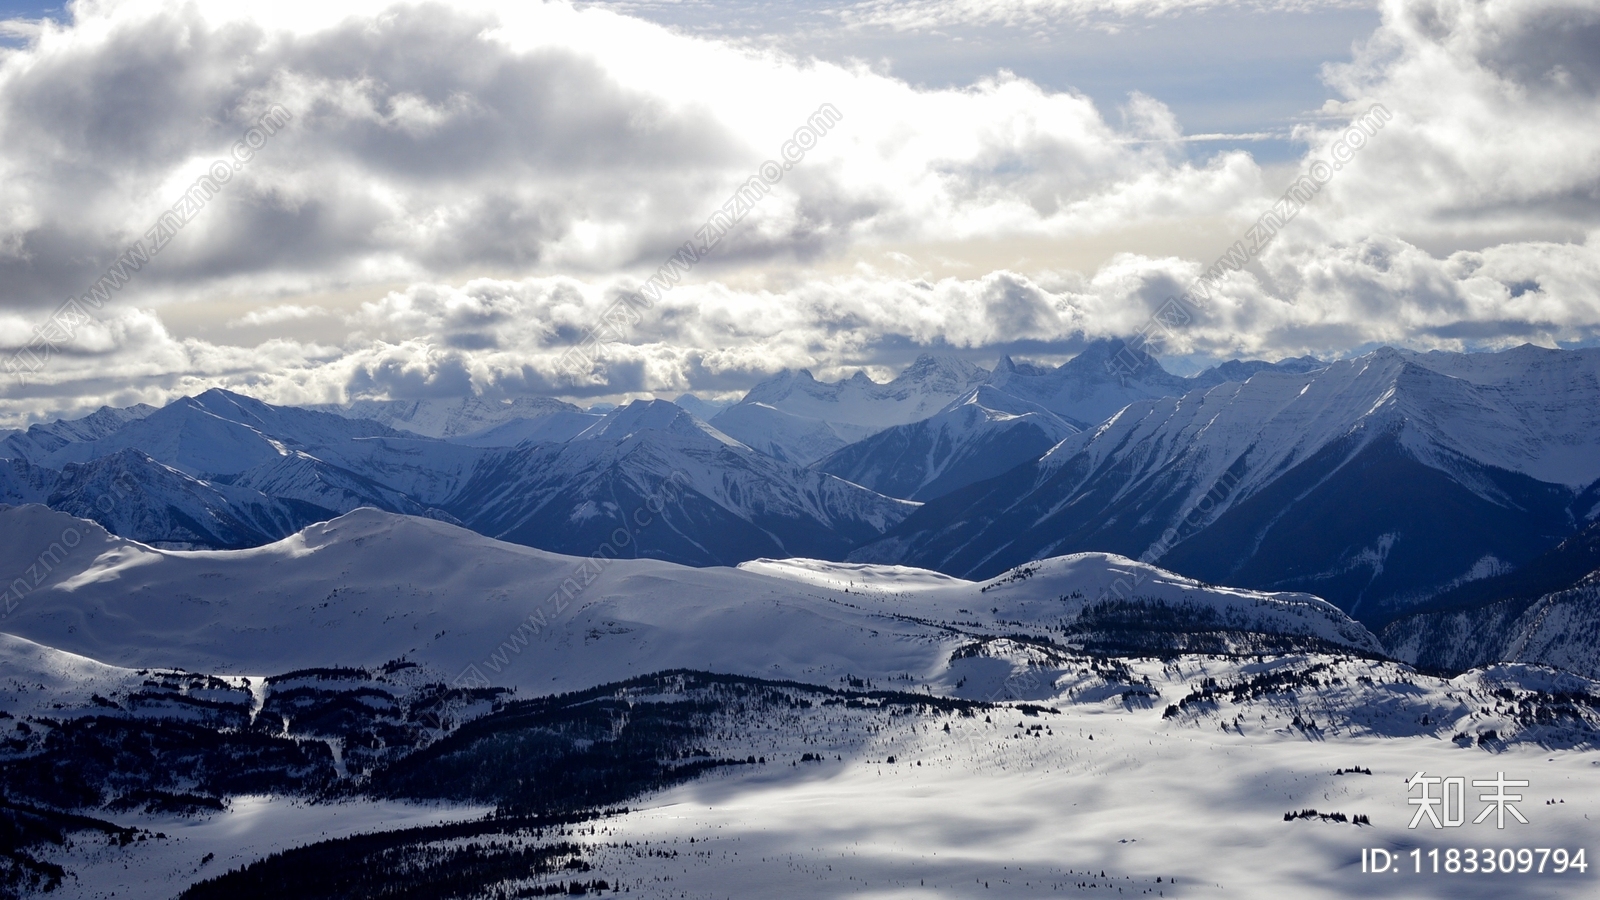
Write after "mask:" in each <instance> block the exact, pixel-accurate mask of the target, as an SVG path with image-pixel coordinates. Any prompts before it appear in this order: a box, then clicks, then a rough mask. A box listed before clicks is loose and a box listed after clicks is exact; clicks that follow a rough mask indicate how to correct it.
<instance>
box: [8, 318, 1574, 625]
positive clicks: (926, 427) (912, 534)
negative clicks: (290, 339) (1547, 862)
mask: <svg viewBox="0 0 1600 900" xmlns="http://www.w3.org/2000/svg"><path fill="white" fill-rule="evenodd" d="M1119 354H1120V355H1121V356H1126V355H1127V350H1126V348H1125V347H1123V345H1122V344H1121V343H1120V342H1116V341H1101V342H1095V343H1092V344H1090V345H1088V346H1087V347H1086V349H1085V350H1084V351H1083V353H1081V354H1080V355H1079V356H1077V357H1075V358H1074V359H1072V360H1070V361H1068V362H1067V363H1065V364H1063V365H1061V366H1057V367H1054V368H1043V367H1036V366H1032V365H1028V364H1023V363H1017V362H1015V361H1013V360H1010V359H1009V358H1005V359H1002V360H1001V361H1000V363H999V364H998V365H997V366H996V368H995V370H994V371H993V372H987V371H985V370H983V369H980V368H977V367H975V366H971V365H969V364H966V363H964V362H961V361H959V360H956V359H952V358H938V357H931V356H930V357H923V358H921V359H919V360H918V361H917V362H916V363H915V364H913V365H912V366H910V367H908V368H907V370H906V371H905V372H903V373H901V374H900V375H899V376H898V377H897V378H896V379H894V380H893V381H891V382H889V383H886V384H878V383H876V382H873V381H872V380H871V379H868V378H866V377H865V376H864V375H858V376H856V377H853V378H850V379H846V380H845V381H841V382H838V383H834V384H824V383H820V382H817V381H816V380H815V379H814V378H812V377H811V376H810V375H809V374H808V373H804V372H799V373H784V374H783V375H780V376H778V377H775V378H773V379H769V380H768V381H767V382H764V383H763V384H761V385H759V386H757V388H755V389H754V390H752V391H751V392H750V393H749V395H748V396H746V398H745V399H744V401H742V402H741V403H739V404H735V405H733V406H731V407H728V408H726V409H724V410H723V411H722V412H720V413H718V414H717V415H716V416H715V422H714V423H710V424H708V423H707V422H705V421H704V420H703V419H699V418H696V417H695V416H693V415H692V414H691V413H689V412H687V411H685V410H683V409H682V408H681V407H678V406H676V405H674V404H670V403H666V402H665V401H649V402H636V403H633V404H629V405H626V406H624V407H621V408H615V409H612V410H611V411H610V412H608V413H605V414H604V415H601V414H598V413H592V412H585V411H583V410H580V409H578V408H577V407H575V406H572V405H570V404H564V403H560V402H557V401H545V400H539V399H525V400H521V401H516V402H507V403H488V402H484V401H481V400H473V401H470V402H467V401H451V402H445V401H416V402H407V403H397V402H389V401H382V402H378V401H371V402H369V401H360V402H358V403H354V404H350V405H349V406H347V407H341V408H339V410H338V413H337V414H335V413H330V412H326V411H319V410H312V409H297V408H293V407H278V406H272V405H270V404H266V403H262V402H260V401H257V400H253V399H251V398H248V397H242V396H240V395H237V394H231V393H228V392H225V391H208V392H206V393H204V394H201V395H200V396H198V397H193V398H182V399H180V400H178V401H175V402H173V403H171V404H169V405H168V406H166V407H164V408H162V409H160V410H153V409H151V408H149V407H135V408H131V409H128V410H109V409H107V410H102V411H100V412H98V413H96V414H94V415H93V416H90V417H87V418H85V419H81V420H77V421H75V422H58V423H52V424H50V425H40V426H35V427H33V428H31V429H29V430H28V431H27V432H22V433H14V434H12V435H10V436H9V437H7V438H5V439H4V440H3V441H0V457H3V460H4V462H3V464H0V502H10V503H24V502H42V503H46V504H48V505H51V506H53V507H55V508H58V509H63V510H69V511H72V512H74V513H77V514H82V515H89V516H92V517H94V518H95V519H96V520H97V521H100V522H101V523H102V524H104V525H106V526H107V527H110V528H112V529H113V530H115V531H117V532H118V533H120V534H122V535H124V536H126V537H131V538H135V539H138V540H142V541H145V542H147V543H152V544H155V545H159V546H163V547H169V548H186V547H193V548H202V547H209V548H237V547H247V546H256V545H260V544H262V543H267V542H270V541H273V540H277V539H279V538H282V537H284V536H286V535H288V534H291V533H293V532H294V531H296V530H298V529H300V528H303V527H305V526H306V525H309V524H311V523H314V522H318V521H325V520H326V519H328V518H331V517H333V516H335V515H339V514H341V513H345V512H349V511H351V510H354V509H357V508H359V507H363V506H371V507H374V508H378V509H383V510H387V511H390V512H396V513H404V514H408V515H420V516H427V517H433V518H437V519H440V520H442V521H451V522H459V523H464V524H466V525H468V526H469V527H471V528H473V529H475V530H478V531H479V532H481V533H483V534H487V535H490V536H494V537H498V538H503V539H506V540H512V541H517V542H521V543H525V544H528V545H530V546H536V547H540V548H543V549H547V550H557V551H562V552H570V553H575V554H588V553H593V552H609V553H621V554H623V555H639V556H646V557H653V558H661V559H669V560H674V561H678V562H684V563H692V564H697V565H717V564H723V565H727V564H735V563H738V562H741V561H744V560H749V559H754V558H758V557H787V556H815V557H827V558H834V559H841V558H845V557H847V556H849V557H850V558H853V559H856V560H858V561H876V562H887V563H907V564H913V565H917V566H919V567H923V568H931V569H938V570H941V571H946V572H950V573H952V574H957V575H961V576H964V577H986V576H990V575H993V574H996V573H998V572H1000V571H1003V570H1005V569H1007V568H1010V567H1013V566H1016V565H1020V564H1023V563H1026V562H1028V561H1030V560H1033V559H1036V558H1041V557H1046V556H1052V555H1059V554H1065V553H1074V552H1085V551H1103V552H1116V553H1121V554H1125V555H1128V556H1132V557H1137V558H1144V559H1146V560H1149V561H1152V562H1159V563H1160V564H1161V565H1163V566H1165V567H1168V568H1171V569H1173V570H1175V571H1180V572H1183V573H1185V574H1187V575H1191V576H1193V577H1198V578H1203V579H1205V580H1208V581H1212V582H1216V583H1225V584H1239V585H1244V586H1248V587H1253V588H1258V589H1263V590H1279V589H1283V590H1300V591H1306V592H1310V593H1314V594H1317V595H1319V596H1325V597H1327V598H1329V599H1330V600H1333V601H1334V602H1335V603H1337V604H1339V605H1340V606H1341V607H1342V608H1345V609H1347V610H1350V611H1352V612H1353V613H1354V614H1355V615H1356V616H1357V617H1358V618H1361V619H1362V620H1363V621H1366V622H1368V623H1369V624H1372V625H1373V626H1374V627H1377V626H1381V625H1382V624H1383V623H1385V622H1387V621H1389V620H1390V619H1392V618H1395V617H1396V616H1400V615H1405V614H1407V613H1410V612H1414V611H1419V610H1429V609H1435V608H1441V607H1439V606H1438V604H1440V603H1444V604H1445V605H1447V606H1448V605H1449V604H1451V603H1455V602H1456V601H1452V600H1450V599H1449V598H1451V597H1456V596H1463V597H1464V596H1466V595H1467V594H1470V593H1471V592H1472V591H1473V590H1475V588H1474V587H1473V585H1480V586H1485V589H1487V587H1490V586H1493V585H1496V584H1498V583H1499V582H1497V581H1496V580H1495V579H1497V578H1501V577H1505V576H1508V574H1509V573H1512V572H1524V571H1525V570H1528V569H1530V568H1534V569H1538V568H1541V567H1544V565H1545V564H1544V563H1541V562H1539V560H1540V559H1541V558H1542V554H1545V553H1547V552H1549V551H1550V550H1551V549H1552V548H1553V547H1555V546H1556V545H1557V544H1558V543H1560V542H1561V541H1563V540H1566V539H1567V538H1569V537H1571V535H1573V534H1574V533H1575V532H1576V531H1578V530H1579V529H1581V528H1583V527H1585V525H1586V524H1587V523H1589V522H1591V521H1593V520H1594V519H1595V517H1596V515H1597V514H1600V452H1596V448H1597V447H1600V412H1597V411H1600V402H1597V400H1600V384H1597V380H1600V378H1597V362H1596V359H1597V356H1596V354H1597V351H1592V350H1584V351H1558V350H1541V349H1538V348H1534V347H1523V348H1518V349H1515V350H1510V351H1505V352H1502V353H1494V354H1447V353H1428V354H1417V353H1411V352H1408V351H1399V350H1393V349H1389V348H1383V349H1380V350H1377V351H1374V352H1373V353H1370V354H1368V355H1366V356H1363V357H1359V358H1357V359H1352V360H1345V361H1341V362H1338V363H1334V364H1331V365H1325V364H1323V363H1320V362H1318V361H1317V360H1313V359H1309V358H1304V359H1291V360H1284V361H1281V362H1278V363H1266V362H1260V361H1253V362H1238V361H1235V362H1231V363H1227V364H1224V365H1221V366H1217V367H1215V368H1212V369H1208V370H1206V371H1204V372H1202V373H1200V374H1199V375H1196V376H1192V377H1189V378H1181V377H1178V376H1175V375H1172V374H1170V373H1168V372H1166V371H1165V370H1164V369H1163V368H1162V367H1161V366H1160V364H1159V362H1157V361H1156V360H1154V359H1151V358H1149V357H1142V358H1141V360H1142V361H1141V364H1140V365H1139V366H1138V367H1137V368H1136V369H1134V370H1133V371H1132V372H1131V373H1130V372H1128V371H1125V370H1122V369H1119V368H1118V367H1116V366H1114V365H1111V364H1110V363H1111V362H1112V360H1114V359H1117V358H1121V356H1119ZM686 402H691V401H687V400H686ZM693 402H697V401H693ZM1108 411H1109V412H1108ZM363 412H368V413H371V414H373V415H376V416H379V417H381V418H384V419H385V420H386V421H387V422H389V423H391V424H385V422H383V421H377V420H374V419H363V418H359V417H357V416H358V414H360V413H363ZM719 423H724V424H730V425H731V426H733V432H730V431H729V430H727V429H725V428H723V427H721V425H720V424H719ZM396 425H400V426H405V427H404V428H397V427H395V426H396ZM764 429H765V430H764ZM419 430H420V431H432V432H437V433H438V434H440V435H445V434H448V435H450V436H449V437H431V436H428V435H426V434H422V433H420V431H419ZM734 432H737V433H734ZM862 435H865V436H864V437H861V438H860V439H859V440H854V441H853V442H852V443H848V444H845V441H846V440H849V439H852V438H855V437H858V436H862ZM829 448H832V449H831V452H828V453H827V454H826V455H825V456H823V457H822V458H819V459H817V460H816V461H814V462H812V463H811V464H810V466H809V467H802V466H801V465H800V464H799V463H797V462H796V460H802V459H808V458H812V457H814V456H817V455H819V454H822V453H823V451H824V450H827V449H829ZM903 501H915V502H926V506H925V507H923V508H921V509H918V508H917V507H916V505H915V502H912V503H907V502H903ZM640 509H644V510H646V512H644V513H638V510H640ZM636 514H637V515H641V516H643V517H647V518H648V519H649V523H648V527H647V528H646V529H645V530H644V531H643V532H641V533H640V534H639V535H638V536H637V539H636V540H634V541H632V543H631V544H630V545H629V547H628V548H626V549H623V548H619V547H617V546H616V544H615V542H612V541H609V540H608V538H607V536H608V535H611V534H614V533H615V532H616V529H617V528H619V527H623V526H624V525H625V520H626V519H627V518H628V517H629V516H633V515H636ZM1578 574H1582V573H1578ZM1567 583H1569V582H1561V583H1560V584H1546V585H1544V586H1543V592H1545V593H1547V592H1549V591H1551V590H1555V589H1557V588H1559V587H1561V586H1564V585H1565V584H1567ZM1493 599H1497V598H1495V597H1487V596H1486V597H1479V598H1477V599H1474V600H1472V601H1471V602H1467V601H1465V600H1463V601H1461V603H1456V605H1457V606H1458V607H1459V606H1461V605H1462V604H1463V603H1465V604H1466V605H1467V606H1471V605H1474V604H1477V603H1478V601H1479V600H1482V601H1484V602H1487V601H1489V600H1493Z"/></svg>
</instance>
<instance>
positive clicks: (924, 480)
mask: <svg viewBox="0 0 1600 900" xmlns="http://www.w3.org/2000/svg"><path fill="white" fill-rule="evenodd" d="M1077 432H1078V429H1077V428H1075V427H1074V426H1072V425H1070V424H1068V423H1067V422H1066V420H1064V419H1062V418H1061V417H1059V416H1057V415H1055V414H1054V413H1051V412H1050V411H1049V410H1047V409H1044V408H1043V407H1040V406H1036V405H1035V404H1032V403H1029V402H1028V401H1025V400H1021V399H1018V398H1016V397H1014V396H1011V395H1009V394H1005V393H1003V392H1001V391H1000V390H998V389H997V388H995V387H993V386H991V385H981V386H979V387H976V388H974V389H972V390H971V391H968V392H967V393H966V394H964V395H963V396H961V397H958V398H956V400H955V401H954V402H953V403H951V404H950V405H949V406H947V407H945V408H944V409H942V410H940V411H939V412H938V413H936V414H935V415H933V416H931V417H929V418H927V419H923V420H922V421H920V422H913V423H911V424H909V425H896V426H893V427H891V428H886V429H884V430H883V431H880V432H878V433H877V434H875V435H873V436H872V437H869V438H866V439H865V440H862V441H858V442H856V443H854V444H851V445H850V446H848V447H844V448H843V449H840V450H838V451H835V452H834V453H832V454H830V455H828V456H827V457H826V458H824V459H822V460H820V461H818V462H817V463H815V464H814V465H813V468H815V469H816V470H818V471H820V472H827V473H828V474H830V475H837V476H839V477H840V478H843V479H845V480H846V481H851V482H854V483H856V484H859V485H861V486H863V487H866V488H870V489H871V490H874V491H877V492H878V493H880V494H886V495H888V496H890V497H903V498H905V499H907V500H932V499H934V498H935V497H941V496H943V495H945V494H948V493H950V492H951V491H954V490H956V489H958V488H962V487H966V486H967V485H969V484H973V483H975V482H978V481H983V480H985V479H988V478H993V477H994V476H996V475H999V474H1001V473H1003V472H1005V471H1007V470H1009V469H1012V468H1014V467H1016V466H1019V465H1022V464H1023V463H1026V462H1031V461H1033V460H1035V459H1038V458H1039V457H1041V456H1043V455H1044V453H1045V451H1047V450H1049V449H1050V448H1051V447H1053V446H1055V445H1056V444H1057V443H1059V442H1060V441H1061V440H1062V439H1064V438H1066V437H1068V436H1069V435H1073V434H1076V433H1077Z"/></svg>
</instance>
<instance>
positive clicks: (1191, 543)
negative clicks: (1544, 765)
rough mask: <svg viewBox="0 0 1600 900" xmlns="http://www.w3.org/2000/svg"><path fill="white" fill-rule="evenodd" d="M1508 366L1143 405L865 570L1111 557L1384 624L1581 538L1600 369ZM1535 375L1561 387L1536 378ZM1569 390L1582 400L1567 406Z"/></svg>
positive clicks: (972, 571)
mask: <svg viewBox="0 0 1600 900" xmlns="http://www.w3.org/2000/svg"><path fill="white" fill-rule="evenodd" d="M1548 354H1555V356H1549V355H1548ZM1502 355H1506V356H1508V359H1506V360H1502V361H1500V362H1499V363H1491V364H1489V365H1484V364H1483V363H1482V361H1474V362H1472V363H1471V364H1466V363H1462V362H1461V361H1460V360H1459V359H1457V358H1456V357H1455V356H1449V355H1446V356H1444V357H1440V356H1439V355H1437V354H1429V355H1427V356H1423V355H1419V354H1412V353H1407V352H1403V351H1396V350H1392V349H1389V348H1384V349H1381V350H1378V351H1375V352H1374V353H1372V354H1369V355H1367V356H1364V357H1361V358H1359V359H1356V360H1349V361H1345V362H1341V363H1335V364H1333V365H1331V366H1328V367H1327V368H1324V369H1319V370H1316V371H1312V372H1308V373H1304V374H1296V373H1293V372H1285V371H1282V370H1280V369H1274V370H1268V371H1261V372H1258V373H1256V374H1255V375H1253V376H1252V377H1251V378H1250V379H1249V380H1248V381H1247V382H1245V383H1243V384H1235V383H1227V384H1222V385H1218V386H1216V387H1213V388H1210V389H1206V390H1197V391H1193V392H1191V393H1189V394H1187V395H1185V396H1183V397H1181V398H1162V399H1156V400H1146V401H1141V402H1138V403H1134V404H1132V405H1130V406H1129V407H1127V408H1126V409H1124V410H1122V411H1121V412H1120V413H1118V414H1117V415H1116V416H1114V417H1113V418H1111V419H1110V420H1108V421H1107V422H1105V423H1103V424H1102V425H1100V426H1099V427H1098V428H1096V429H1093V430H1091V431H1087V432H1084V433H1083V434H1081V435H1077V436H1074V437H1071V438H1068V439H1067V440H1065V441H1063V442H1062V444H1061V445H1059V446H1058V447H1056V448H1055V449H1054V450H1052V451H1051V453H1050V454H1048V455H1047V456H1046V457H1044V458H1042V459H1041V460H1039V461H1038V462H1037V463H1033V464H1029V465H1026V466H1023V467H1020V468H1018V469H1015V470H1013V471H1011V472H1008V473H1006V474H1004V475H1002V476H1000V477H998V478H995V479H991V480H990V481H987V482H982V483H979V484H975V485H972V486H970V487H968V488H965V489H963V490H961V491H957V492H955V493H953V494H951V495H948V496H946V497H944V498H940V499H939V500H936V501H933V502H930V503H929V504H927V505H926V506H924V508H923V509H921V510H919V511H918V512H917V513H915V514H913V515H912V516H910V517H908V518H907V520H906V521H905V522H903V523H901V524H900V525H899V526H897V527H896V528H895V529H893V530H892V531H891V532H890V533H889V534H888V535H886V536H885V538H884V539H883V540H882V541H880V542H878V543H877V544H875V545H873V546H869V547H864V548H862V549H861V550H860V551H858V552H857V553H856V554H853V555H852V559H860V560H863V561H881V562H900V563H908V564H912V565H919V566H923V567H928V568H938V569H940V570H942V571H949V572H952V573H955V574H961V575H979V576H982V575H987V574H991V573H994V572H998V571H1000V570H1003V569H1005V568H1007V567H1009V566H1012V565H1016V564H1019V563H1021V562H1024V561H1026V560H1028V559H1030V558H1037V557H1041V556H1050V555H1056V554H1060V553H1065V552H1072V551H1077V550H1086V549H1102V550H1109V551H1113V552H1119V553H1124V554H1127V555H1130V556H1138V557H1141V558H1149V559H1151V560H1153V561H1159V562H1161V563H1162V564H1163V565H1165V566H1167V567H1169V568H1172V569H1174V570H1177V571H1181V572H1184V573H1186V574H1190V575H1194V576H1196V577H1200V578H1204V579H1206V580H1210V581H1216V582H1221V583H1233V584H1241V585H1245V586H1250V587H1256V588H1261V589H1274V590H1306V591H1313V592H1315V593H1317V594H1319V595H1321V596H1324V597H1327V598H1328V599H1330V600H1332V601H1334V602H1335V603H1337V604H1339V605H1340V607H1341V608H1344V609H1346V610H1354V611H1356V612H1357V613H1358V614H1359V616H1360V617H1361V618H1362V619H1363V620H1364V621H1371V622H1378V623H1381V622H1383V621H1385V620H1387V619H1388V618H1391V617H1393V616H1394V615H1397V614H1401V613H1403V612H1405V611H1406V610H1407V609H1408V608H1410V607H1412V606H1413V605H1415V604H1417V603H1420V602H1423V601H1425V600H1426V599H1427V598H1428V597H1431V596H1433V595H1434V594H1437V593H1439V592H1441V591H1444V590H1448V589H1451V588H1454V587H1456V586H1458V585H1459V584H1462V583H1464V582H1465V581H1466V580H1470V579H1472V578H1482V577H1486V576H1489V575H1494V574H1496V573H1497V572H1498V571H1501V570H1503V569H1504V568H1507V567H1514V566H1516V565H1519V564H1522V563H1525V562H1527V561H1529V560H1531V559H1532V558H1534V557H1535V556H1537V555H1538V554H1539V553H1541V552H1542V551H1544V550H1545V549H1547V548H1549V547H1551V546H1553V545H1554V544H1555V543H1557V542H1558V541H1560V540H1561V539H1562V538H1564V537H1565V536H1567V535H1568V534H1570V533H1571V528H1572V525H1571V522H1572V514H1571V511H1570V509H1569V506H1570V504H1571V503H1572V502H1573V499H1574V496H1575V487H1576V486H1579V485H1587V484H1589V483H1591V482H1592V480H1593V478H1594V477H1595V475H1596V474H1600V454H1590V455H1589V456H1588V457H1587V458H1585V457H1584V456H1583V454H1582V453H1581V452H1578V451H1579V450H1581V448H1582V447H1584V446H1588V447H1591V448H1592V447H1594V446H1600V417H1597V415H1596V413H1595V412H1594V410H1593V409H1592V408H1600V403H1596V402H1593V400H1600V389H1596V388H1595V387H1593V386H1592V385H1593V382H1594V377H1593V375H1594V372H1595V369H1596V368H1597V363H1600V353H1595V352H1593V351H1578V352H1566V351H1537V353H1534V354H1529V353H1528V352H1526V351H1524V350H1518V351H1508V354H1502ZM1530 362H1531V363H1534V364H1536V365H1538V366H1547V367H1549V368H1550V369H1552V370H1554V371H1555V372H1556V374H1554V375H1551V374H1548V373H1547V374H1546V375H1544V376H1541V377H1538V378H1534V377H1526V375H1527V372H1526V370H1527V369H1528V368H1529V364H1530ZM1430 365H1433V366H1435V368H1429V366H1430ZM1451 367H1455V368H1454V369H1451ZM1474 367H1476V368H1474ZM1444 369H1451V370H1452V371H1466V370H1471V371H1477V372H1478V373H1480V374H1479V377H1480V381H1478V382H1473V381H1469V380H1467V379H1466V378H1464V377H1457V376H1455V375H1451V374H1448V373H1447V372H1445V371H1441V370H1444ZM1483 373H1491V374H1493V375H1494V376H1495V377H1494V378H1492V379H1491V378H1488V377H1487V376H1485V375H1483ZM1552 379H1554V380H1559V381H1563V382H1565V383H1567V385H1568V387H1567V388H1565V389H1563V390H1561V391H1558V392H1555V393H1553V394H1552V393H1551V392H1550V385H1549V382H1550V380H1552ZM1585 396H1588V397H1590V398H1593V399H1592V400H1591V402H1589V403H1588V404H1587V407H1586V405H1585V403H1584V402H1583V398H1584V397H1585ZM1552 398H1554V399H1552ZM1553 477H1558V478H1560V479H1562V480H1561V481H1560V482H1558V483H1551V482H1549V481H1544V480H1540V479H1541V478H1553Z"/></svg>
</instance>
